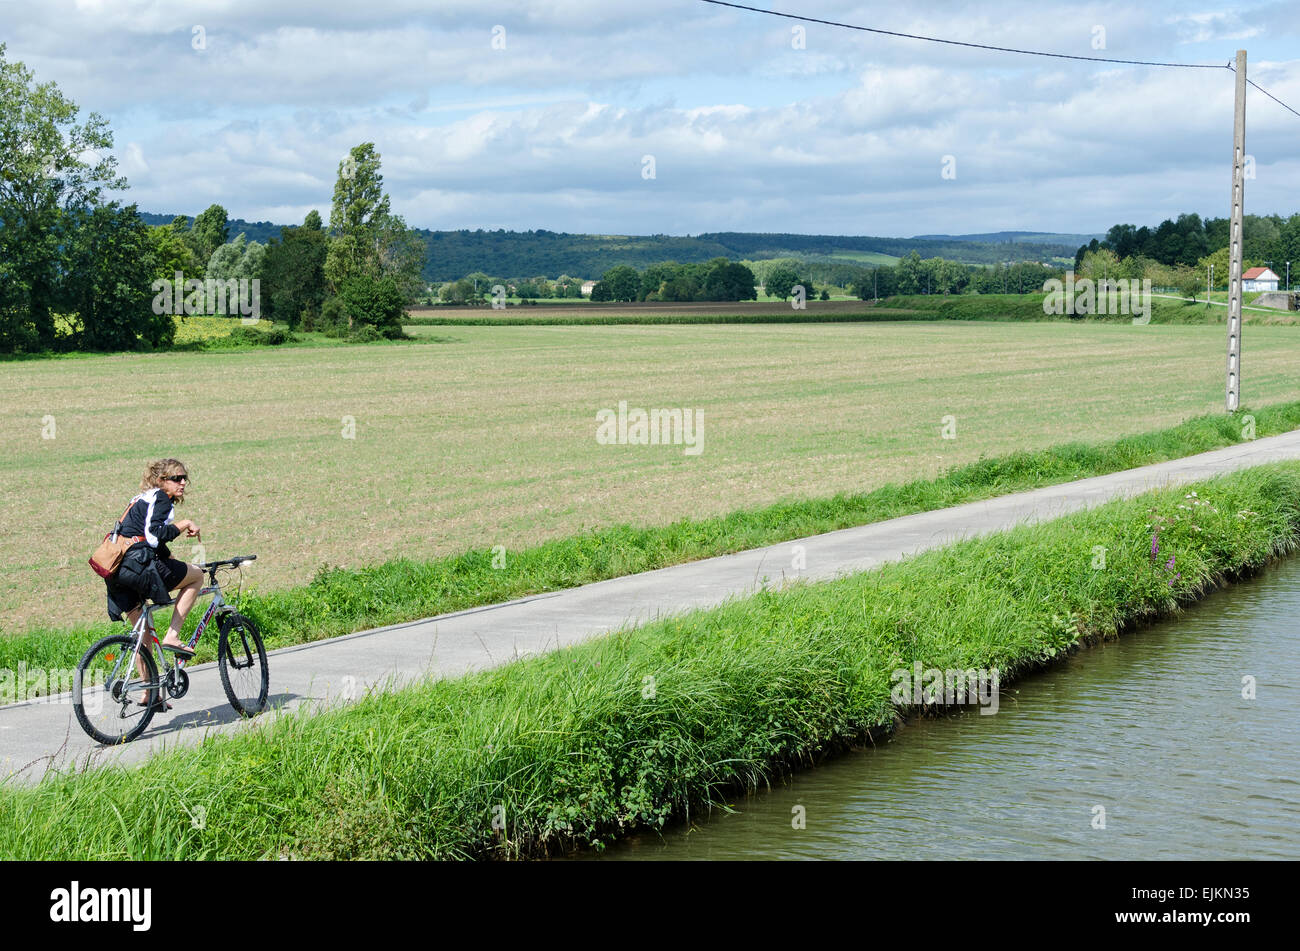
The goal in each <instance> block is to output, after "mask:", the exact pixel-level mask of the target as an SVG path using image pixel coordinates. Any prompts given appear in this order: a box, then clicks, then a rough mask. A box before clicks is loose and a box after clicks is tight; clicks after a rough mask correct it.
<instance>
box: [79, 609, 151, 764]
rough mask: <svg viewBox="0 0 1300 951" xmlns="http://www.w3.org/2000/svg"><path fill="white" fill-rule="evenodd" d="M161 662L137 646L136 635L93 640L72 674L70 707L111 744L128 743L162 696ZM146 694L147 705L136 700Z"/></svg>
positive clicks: (86, 727)
mask: <svg viewBox="0 0 1300 951" xmlns="http://www.w3.org/2000/svg"><path fill="white" fill-rule="evenodd" d="M159 696H160V690H159V685H158V667H157V665H156V664H155V663H154V659H153V655H152V654H150V653H149V652H148V651H141V652H140V653H139V654H138V655H137V654H136V652H135V638H134V637H128V636H127V635H125V634H113V635H110V636H109V637H106V638H104V639H103V640H101V641H96V642H95V643H94V644H92V645H91V647H90V650H88V651H86V653H85V654H84V655H83V656H82V658H81V663H79V664H78V665H77V673H76V675H75V676H74V677H73V680H72V710H73V712H74V713H75V714H76V715H77V722H78V723H80V724H81V728H82V729H83V730H85V731H86V733H87V734H89V735H90V737H91V739H94V740H97V741H98V742H100V743H104V744H106V745H108V746H113V745H115V744H117V743H129V742H130V741H131V740H134V739H135V738H136V737H137V736H139V735H140V734H141V733H143V732H144V729H145V727H147V726H148V725H149V721H150V720H152V719H153V715H154V704H156V703H157V702H158V699H159ZM141 698H145V699H146V701H147V706H141V705H140V703H139V702H138V701H139V700H140V699H141Z"/></svg>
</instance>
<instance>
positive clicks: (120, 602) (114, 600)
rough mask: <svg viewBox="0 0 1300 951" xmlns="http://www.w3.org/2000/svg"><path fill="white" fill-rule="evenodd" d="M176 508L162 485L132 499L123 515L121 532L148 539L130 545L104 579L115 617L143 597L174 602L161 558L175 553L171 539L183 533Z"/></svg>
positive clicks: (159, 601) (109, 610)
mask: <svg viewBox="0 0 1300 951" xmlns="http://www.w3.org/2000/svg"><path fill="white" fill-rule="evenodd" d="M172 508H173V506H172V500H171V497H170V496H169V495H168V494H167V493H166V492H164V491H163V490H162V489H146V490H145V491H144V492H141V493H140V494H139V495H137V496H136V497H135V498H134V499H132V500H131V507H130V508H128V509H127V512H126V515H124V516H123V517H122V523H121V534H122V535H124V536H125V537H127V538H135V537H137V536H139V537H141V538H143V539H144V541H139V542H136V543H135V544H134V545H132V546H131V547H130V548H128V549H127V550H126V554H125V555H123V556H122V564H121V565H120V566H119V567H118V569H117V574H115V575H114V576H113V577H112V578H105V579H104V584H105V585H106V587H107V589H108V592H107V593H108V616H109V618H110V619H111V620H114V621H120V620H122V615H123V614H125V613H126V612H127V611H130V610H132V609H134V608H136V607H138V606H139V605H140V602H141V599H142V598H148V599H149V600H150V601H152V602H154V604H171V603H172V599H171V595H170V594H169V593H168V591H167V585H166V584H165V583H164V582H163V577H162V572H160V571H159V570H158V559H159V558H170V557H171V551H170V550H169V549H168V547H167V543H168V542H169V541H171V540H172V539H174V538H175V537H176V536H177V535H179V534H180V533H181V532H180V529H179V528H177V527H176V526H175V525H173V524H172Z"/></svg>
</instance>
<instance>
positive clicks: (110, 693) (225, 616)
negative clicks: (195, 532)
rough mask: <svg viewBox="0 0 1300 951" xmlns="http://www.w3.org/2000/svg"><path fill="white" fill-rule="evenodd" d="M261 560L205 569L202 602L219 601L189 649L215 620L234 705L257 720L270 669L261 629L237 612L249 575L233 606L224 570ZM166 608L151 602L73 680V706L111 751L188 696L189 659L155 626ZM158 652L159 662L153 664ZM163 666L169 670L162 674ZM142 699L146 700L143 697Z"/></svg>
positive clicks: (224, 680) (93, 652)
mask: <svg viewBox="0 0 1300 951" xmlns="http://www.w3.org/2000/svg"><path fill="white" fill-rule="evenodd" d="M256 558H257V556H256V555H241V556H239V557H238V558H226V559H224V560H221V561H210V562H207V563H205V564H201V565H199V566H198V567H199V568H200V569H201V570H202V571H206V572H207V573H208V582H209V586H208V587H205V588H202V589H201V590H200V591H199V597H202V596H203V595H205V594H211V595H212V596H213V597H212V603H211V604H210V605H208V609H207V611H206V612H205V613H204V615H203V618H202V620H200V621H199V623H198V625H197V626H196V627H195V629H194V633H193V634H192V635H190V639H189V641H187V642H186V644H185V646H186V647H188V648H189V649H190V650H194V645H196V644H197V643H198V642H199V638H201V637H202V636H203V632H204V631H205V630H207V627H208V623H209V622H210V621H211V620H212V619H213V618H214V617H215V618H216V620H217V629H218V631H219V632H220V636H219V638H218V640H217V669H218V671H219V672H220V674H221V686H222V689H223V690H225V692H226V698H227V699H228V700H229V701H230V705H231V706H232V707H234V708H235V712H236V713H238V714H239V715H240V716H242V717H252V716H256V715H257V714H259V713H261V712H262V711H263V710H264V709H266V698H267V692H268V690H269V689H270V682H271V677H270V671H269V670H268V668H267V663H266V648H265V647H264V646H263V645H262V634H261V632H260V631H258V629H257V625H256V624H254V623H253V621H252V620H251V619H250V618H247V617H245V616H244V615H242V614H240V613H239V611H238V610H236V607H237V605H238V601H239V594H240V592H242V591H243V572H242V571H240V582H239V591H237V592H236V594H235V602H234V603H231V602H228V601H227V600H226V599H225V596H224V595H223V594H222V591H221V583H220V582H219V581H218V580H217V572H218V571H219V570H222V569H238V568H239V566H241V565H242V564H244V563H245V562H248V561H253V560H255V559H256ZM160 607H165V605H158V604H148V603H146V604H145V605H144V606H143V610H141V612H140V617H139V618H138V619H137V620H136V622H135V625H134V627H132V628H131V633H130V634H110V635H109V636H108V637H105V638H103V639H101V640H99V641H96V642H95V643H94V644H92V645H91V647H90V649H89V650H87V651H86V653H85V655H84V656H83V657H82V658H81V662H80V663H79V664H77V671H76V674H75V675H74V677H73V683H72V709H73V711H74V712H75V713H76V715H77V722H78V723H80V724H81V728H82V729H83V730H85V731H86V733H87V734H89V735H90V737H91V738H92V739H94V740H97V741H98V742H100V743H102V744H104V745H106V746H113V745H116V744H119V743H129V742H130V741H131V740H134V739H135V738H136V737H137V736H139V735H140V734H141V733H143V732H144V730H145V728H146V727H148V726H149V721H150V720H152V719H153V715H154V714H155V713H157V712H158V711H159V710H163V709H165V708H166V703H167V699H168V698H170V699H172V700H179V699H180V698H182V697H184V696H185V694H186V693H188V692H189V689H190V677H189V674H188V673H186V671H185V664H186V662H187V661H186V660H185V659H179V658H178V659H176V660H175V661H173V660H172V659H171V656H170V653H169V652H168V651H165V650H163V649H162V647H161V646H160V643H159V640H158V633H157V631H156V629H155V628H154V624H153V612H154V611H156V610H158V608H160ZM155 652H156V653H157V655H158V660H155V659H154V654H155ZM190 659H193V658H190ZM160 662H161V665H162V669H163V671H164V672H163V674H162V675H161V676H159V674H158V669H159V663H160ZM142 695H143V697H144V699H143V700H140V699H139V698H140V697H141V696H142Z"/></svg>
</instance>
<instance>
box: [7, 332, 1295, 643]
mask: <svg viewBox="0 0 1300 951" xmlns="http://www.w3.org/2000/svg"><path fill="white" fill-rule="evenodd" d="M415 332H418V333H419V334H421V335H422V336H424V335H427V336H430V337H434V338H435V339H437V340H439V341H441V342H437V343H430V344H426V345H423V346H412V345H409V344H372V345H367V346H355V347H354V346H339V347H331V348H329V349H324V348H307V347H302V348H294V349H258V350H250V351H244V352H229V353H219V352H218V353H181V354H175V353H173V354H121V355H112V356H91V357H81V358H78V359H76V360H35V361H24V362H14V363H8V364H6V365H5V372H4V376H3V381H0V395H2V396H3V398H4V400H5V403H6V405H7V406H8V407H10V412H8V413H6V415H5V418H4V424H3V428H0V449H2V450H3V456H2V458H3V462H0V487H3V498H4V502H3V505H4V507H5V514H6V516H7V523H6V524H7V525H8V528H9V530H8V531H7V532H6V533H5V536H4V539H3V541H0V546H2V547H3V554H2V555H0V564H3V566H4V571H3V578H4V585H3V587H2V588H0V622H2V623H3V625H4V628H5V629H6V630H7V631H10V632H12V631H19V630H23V629H26V628H28V627H30V626H41V627H59V626H65V625H72V624H76V623H82V622H86V621H95V620H102V619H103V617H104V613H103V586H102V583H101V582H99V580H98V579H97V578H96V577H95V576H94V575H93V574H92V573H91V572H90V570H89V568H88V567H87V566H86V565H85V560H86V558H87V557H88V556H89V553H90V551H91V550H92V549H93V548H94V545H95V543H96V541H97V533H102V532H104V531H107V530H108V527H109V526H110V524H111V520H112V519H113V518H115V517H116V516H117V515H118V514H119V513H120V511H121V508H122V505H123V504H124V503H125V501H126V499H127V498H129V496H130V495H131V494H132V493H133V492H134V491H135V490H136V486H137V484H138V479H139V474H140V470H141V469H142V468H143V466H144V463H145V462H146V461H147V460H149V459H152V458H157V457H161V456H164V455H175V456H177V457H179V458H181V459H182V460H183V461H185V462H186V463H187V464H188V465H189V466H190V468H191V472H192V474H193V475H194V477H195V479H194V482H193V484H192V486H191V490H190V498H189V499H188V501H187V503H186V506H185V512H184V515H185V516H188V517H191V518H194V519H195V520H196V521H198V522H199V524H200V525H201V526H202V528H203V530H204V542H205V544H206V549H205V553H206V555H207V557H209V558H216V557H223V556H227V555H232V554H242V553H247V552H256V553H258V554H259V555H260V560H259V561H258V562H257V563H256V565H254V566H253V568H252V569H251V571H250V580H251V581H252V582H253V583H254V584H256V585H257V586H258V587H259V589H260V590H273V589H276V588H282V587H286V586H289V585H294V584H302V583H305V582H307V581H309V580H310V579H311V578H312V577H313V575H314V574H315V573H316V570H317V568H318V567H319V566H320V565H322V564H324V563H329V564H335V565H347V566H352V567H356V566H360V565H365V564H374V563H378V562H382V561H386V560H388V559H391V558H395V557H399V556H401V557H407V558H411V559H416V560H425V559H429V558H433V557H436V556H440V555H446V554H452V553H458V552H461V551H464V550H466V549H470V548H477V549H487V548H491V547H492V546H495V545H502V546H505V548H506V549H507V550H508V551H509V550H515V551H517V550H519V549H521V548H523V547H525V546H528V545H531V544H535V543H536V542H539V541H542V540H544V539H550V538H560V537H565V536H569V535H572V534H574V533H576V532H578V531H580V530H581V529H584V528H594V527H600V526H607V525H613V524H619V523H626V522H631V523H634V524H653V525H659V524H664V523H667V522H670V521H673V520H676V519H679V518H682V517H687V516H694V517H701V516H707V515H715V514H721V513H725V512H730V511H732V510H735V509H738V508H752V507H756V506H760V505H763V504H766V503H770V502H773V501H776V500H779V499H783V498H792V497H810V496H825V495H830V494H833V493H835V492H837V491H864V490H868V489H871V488H874V487H877V486H880V485H883V484H885V483H887V482H902V481H907V480H909V479H912V478H918V477H930V476H933V475H935V474H937V473H939V472H940V471H943V470H946V469H948V468H950V467H952V466H954V465H958V464H962V463H967V462H971V461H974V460H976V459H978V458H979V457H980V456H981V455H996V454H1004V453H1007V452H1011V451H1014V450H1017V449H1023V448H1033V447H1043V446H1048V445H1054V444H1058V443H1061V442H1064V441H1070V440H1082V441H1103V440H1107V439H1110V438H1113V437H1115V436H1118V435H1121V434H1126V433H1133V432H1143V431H1149V430H1152V429H1157V428H1160V427H1163V426H1168V425H1171V424H1174V423H1177V422H1179V421H1181V420H1183V419H1185V418H1187V417H1189V416H1193V415H1198V414H1201V413H1207V412H1214V411H1216V410H1217V409H1220V408H1221V407H1222V402H1223V395H1222V393H1223V361H1224V348H1225V345H1224V340H1223V331H1222V328H1221V327H1215V326H1199V327H1198V326H1182V327H1161V326H1150V327H1133V326H1129V325H1126V324H1118V325H1110V324H1087V325H1079V324H1071V323H1064V322H1060V323H1032V324H1027V323H976V322H973V323H956V322H943V323H888V324H818V325H808V326H793V325H754V326H732V325H717V326H714V325H698V326H676V327H668V326H662V327H661V326H650V327H647V326H610V327H604V326H602V327H458V328H451V329H448V328H432V327H428V328H417V330H416V331H415ZM1243 360H1244V364H1243V366H1244V386H1243V399H1244V400H1246V401H1247V402H1249V403H1250V404H1251V405H1253V406H1262V405H1266V404H1269V403H1275V402H1280V401H1283V400H1294V399H1296V398H1298V397H1300V392H1298V391H1300V383H1298V382H1297V376H1296V372H1295V368H1296V366H1297V364H1298V362H1300V336H1297V335H1296V334H1295V332H1294V330H1293V329H1291V328H1286V327H1258V328H1254V329H1253V331H1252V332H1251V333H1249V334H1247V336H1246V338H1245V356H1244V358H1243ZM620 400H627V401H628V402H629V404H630V405H631V406H633V407H637V406H640V407H644V408H647V409H649V408H673V407H677V408H691V409H697V410H699V411H701V413H702V414H703V415H702V419H703V433H704V440H703V450H702V452H701V453H700V454H699V455H697V456H688V455H686V454H685V452H684V451H683V447H682V446H648V445H647V446H639V445H602V444H600V443H598V442H597V440H596V438H595V433H596V412H597V411H598V410H600V409H602V408H611V409H612V408H616V407H617V406H618V403H619V401H620ZM947 415H951V416H953V417H954V418H955V424H956V427H957V428H956V438H955V439H942V438H940V429H941V426H942V419H943V417H944V416H947ZM47 417H52V429H51V425H50V422H49V421H47ZM346 417H351V419H352V422H353V423H354V424H355V438H345V427H347V420H346V419H345V418H346ZM43 430H44V431H45V432H46V433H49V434H51V435H53V437H54V438H42V432H43ZM175 553H176V554H177V555H178V556H180V557H185V558H190V557H192V556H193V555H194V552H193V551H192V549H190V547H189V546H188V545H187V544H185V543H180V544H178V545H177V546H176V548H175Z"/></svg>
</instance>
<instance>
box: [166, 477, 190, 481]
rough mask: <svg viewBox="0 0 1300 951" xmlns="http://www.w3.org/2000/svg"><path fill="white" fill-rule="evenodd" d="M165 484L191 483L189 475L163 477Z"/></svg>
mask: <svg viewBox="0 0 1300 951" xmlns="http://www.w3.org/2000/svg"><path fill="white" fill-rule="evenodd" d="M163 481H164V482H189V481H190V477H189V476H187V475H170V476H163Z"/></svg>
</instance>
